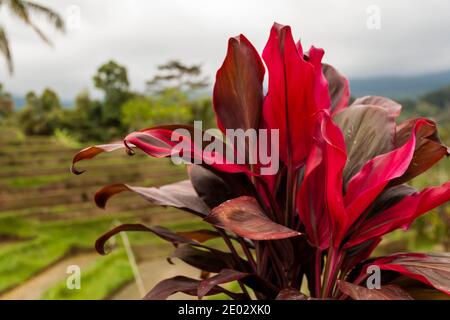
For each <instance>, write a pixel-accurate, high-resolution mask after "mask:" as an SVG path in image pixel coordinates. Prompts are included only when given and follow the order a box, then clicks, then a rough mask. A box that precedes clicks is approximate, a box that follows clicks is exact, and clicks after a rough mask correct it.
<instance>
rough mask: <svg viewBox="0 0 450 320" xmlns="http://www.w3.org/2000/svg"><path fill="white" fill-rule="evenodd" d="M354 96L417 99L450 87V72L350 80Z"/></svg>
mask: <svg viewBox="0 0 450 320" xmlns="http://www.w3.org/2000/svg"><path fill="white" fill-rule="evenodd" d="M349 81H350V91H351V94H352V96H354V97H360V96H365V95H381V96H386V97H390V98H395V99H405V98H409V99H416V98H417V97H419V96H421V95H423V94H425V93H427V92H430V91H434V90H437V89H440V88H443V87H446V86H449V85H450V70H449V71H445V72H439V73H432V74H424V75H417V76H408V77H403V76H402V77H399V76H383V77H374V78H350V80H349Z"/></svg>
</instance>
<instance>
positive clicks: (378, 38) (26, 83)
mask: <svg viewBox="0 0 450 320" xmlns="http://www.w3.org/2000/svg"><path fill="white" fill-rule="evenodd" d="M36 2H38V3H41V4H45V5H48V6H50V7H52V8H54V9H56V10H57V11H58V12H60V13H61V14H63V15H64V16H65V17H66V18H68V15H69V11H70V9H69V8H70V6H71V5H76V6H78V7H79V8H80V14H81V15H80V25H79V28H75V29H74V28H70V21H68V22H69V30H68V32H67V33H66V34H65V35H60V34H56V33H54V32H52V31H51V30H50V29H48V28H45V27H44V30H47V31H49V33H48V34H49V35H50V36H51V38H52V40H53V42H54V46H53V47H48V46H46V45H45V44H44V43H43V42H41V41H40V39H39V38H38V37H37V36H36V35H35V34H34V32H33V31H32V30H31V29H30V28H28V27H26V26H25V25H23V24H22V23H21V22H20V21H18V20H17V19H12V18H11V16H10V15H9V14H8V11H7V10H5V9H4V8H3V9H1V10H0V23H1V24H2V25H4V26H5V27H6V28H7V31H8V33H9V37H10V42H11V47H12V51H13V55H14V62H15V63H14V65H15V73H14V75H13V76H9V75H8V74H7V73H6V70H5V69H6V68H5V63H4V61H2V60H0V82H3V83H4V84H5V85H6V88H7V90H9V91H11V92H13V93H14V94H23V93H25V92H26V91H28V90H30V89H33V90H38V91H40V90H42V89H43V88H45V87H47V86H49V87H51V88H53V89H55V90H56V91H57V92H58V94H59V95H60V96H61V97H62V98H63V99H73V98H74V96H75V95H76V94H77V93H78V92H80V91H81V90H83V89H85V88H90V89H91V88H92V80H91V78H92V75H93V74H94V73H95V70H96V69H97V67H98V66H99V65H101V64H102V63H104V62H106V61H107V60H108V59H110V58H113V59H115V60H116V61H117V62H119V63H121V64H124V65H125V66H126V67H127V68H128V71H129V77H130V81H131V85H132V88H133V89H135V90H142V89H143V88H144V83H145V80H147V79H149V78H151V76H152V75H153V73H154V72H155V66H156V65H157V64H161V63H163V62H165V61H167V60H168V59H174V58H175V59H180V60H182V61H184V62H186V63H202V64H203V65H204V70H205V72H206V73H207V74H208V75H210V76H211V78H212V77H213V76H214V74H215V71H216V69H217V68H218V67H219V66H220V65H221V63H222V60H223V58H224V55H225V52H226V45H227V39H228V37H230V36H234V35H237V34H239V33H243V34H245V35H246V36H247V37H248V38H249V39H250V41H252V43H253V44H254V45H255V47H256V48H257V49H258V50H259V51H261V50H262V48H263V47H264V45H265V43H266V41H267V37H268V34H269V30H270V27H271V25H272V23H273V22H274V21H277V22H279V23H282V24H289V25H291V26H292V28H293V32H294V36H295V37H300V36H301V38H302V42H303V46H304V47H305V48H307V47H309V46H310V45H311V44H314V45H315V46H319V47H322V48H324V49H325V52H326V55H325V61H327V62H329V63H332V64H333V65H335V66H336V67H338V68H339V69H340V70H341V71H342V72H343V73H344V74H346V75H347V76H349V77H370V76H377V75H408V74H419V73H427V72H434V71H443V70H450V1H444V0H427V1H419V0H415V1H411V0H410V1H407V0H396V1H392V0H378V1H376V0H375V1H367V0H339V1H337V0H319V1H318V0H315V1H313V0H301V1H300V0H297V1H294V0H292V1H289V0H285V1H283V0H273V1H264V0H220V1H217V0H190V1H187V0H184V1H182V0H36ZM370 5H377V6H378V7H379V8H380V9H381V19H380V22H381V29H380V30H370V29H369V28H367V25H366V23H367V19H368V17H369V14H368V13H367V12H366V10H367V8H368V7H369V6H370ZM35 21H37V22H38V24H39V25H42V26H45V25H46V24H45V21H43V20H42V19H41V18H40V17H36V19H35Z"/></svg>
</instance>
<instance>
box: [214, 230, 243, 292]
mask: <svg viewBox="0 0 450 320" xmlns="http://www.w3.org/2000/svg"><path fill="white" fill-rule="evenodd" d="M215 229H216V230H217V232H218V233H219V234H220V235H221V237H222V238H223V240H224V241H225V244H226V245H227V247H228V249H229V250H230V252H231V254H232V256H233V258H234V260H235V262H236V263H237V265H239V266H240V267H241V268H242V270H243V271H244V270H245V269H246V268H245V266H244V264H243V263H242V261H241V258H240V256H239V254H238V252H237V251H236V248H235V247H234V246H233V243H232V242H231V240H230V237H229V236H228V235H227V233H226V232H225V231H223V230H222V229H220V228H215ZM238 284H239V287H240V288H241V290H242V292H243V293H244V294H245V295H247V297H248V299H249V300H251V297H250V294H249V293H248V291H247V289H246V288H245V286H244V284H243V283H242V281H239V280H238Z"/></svg>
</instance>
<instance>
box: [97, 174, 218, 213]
mask: <svg viewBox="0 0 450 320" xmlns="http://www.w3.org/2000/svg"><path fill="white" fill-rule="evenodd" d="M124 191H131V192H134V193H136V194H138V195H140V196H141V197H143V198H144V199H145V200H147V201H149V202H150V203H152V204H155V205H160V206H169V207H175V208H179V209H183V210H186V211H189V212H191V213H194V214H197V215H199V216H205V215H207V214H208V213H209V211H210V210H209V208H208V207H207V206H206V204H205V203H204V202H203V201H202V200H201V199H200V198H199V196H198V195H197V193H196V192H195V190H194V188H193V187H192V184H191V182H190V181H189V180H184V181H180V182H176V183H172V184H168V185H165V186H162V187H159V188H144V187H133V186H130V185H127V184H122V183H119V184H112V185H109V186H106V187H103V188H102V189H101V190H99V191H98V192H97V193H96V194H95V203H96V204H97V206H99V207H100V208H105V205H106V202H107V201H108V199H110V198H111V197H112V196H113V195H116V194H118V193H121V192H124Z"/></svg>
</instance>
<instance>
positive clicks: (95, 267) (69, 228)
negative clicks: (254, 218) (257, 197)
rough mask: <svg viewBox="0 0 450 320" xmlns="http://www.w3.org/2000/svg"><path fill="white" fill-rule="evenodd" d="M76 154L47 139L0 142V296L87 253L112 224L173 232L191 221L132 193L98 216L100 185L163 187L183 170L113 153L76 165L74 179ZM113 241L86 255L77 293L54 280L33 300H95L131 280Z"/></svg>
mask: <svg viewBox="0 0 450 320" xmlns="http://www.w3.org/2000/svg"><path fill="white" fill-rule="evenodd" d="M76 151H77V150H75V149H73V148H70V147H67V146H64V145H63V144H61V143H59V142H58V141H56V140H54V139H53V138H42V137H31V138H30V137H27V138H25V139H23V140H22V141H18V142H14V143H13V144H11V143H8V142H6V141H3V142H0V293H2V292H3V293H7V292H9V291H10V290H12V289H13V288H16V287H18V286H19V285H23V284H26V283H27V282H28V281H30V280H32V279H33V278H34V277H35V276H36V275H38V274H42V273H45V271H46V270H47V269H48V268H51V266H52V265H54V264H55V263H58V261H61V260H62V259H66V258H68V257H71V256H73V255H76V254H77V253H80V252H87V253H89V252H93V251H94V250H93V245H94V242H95V240H96V239H97V238H98V236H100V235H101V234H102V233H104V232H106V231H108V230H109V229H111V228H112V227H113V225H114V224H116V223H118V222H119V221H120V222H121V223H125V222H143V223H146V224H162V225H171V226H172V227H174V228H175V229H181V230H182V229H184V228H186V227H189V226H190V225H191V224H192V223H198V222H191V221H192V220H191V219H192V218H191V216H190V215H187V214H184V213H182V212H180V211H177V210H175V209H169V208H167V209H164V208H159V207H150V206H148V203H146V202H145V200H143V199H141V198H140V197H139V196H137V195H134V194H132V193H124V194H122V195H119V196H117V197H116V198H113V199H111V201H110V203H109V204H108V208H107V210H106V211H105V210H101V209H98V208H96V207H95V204H94V202H93V195H94V193H95V191H97V190H98V189H100V188H101V187H102V186H104V185H106V184H110V183H117V182H125V183H129V184H131V185H138V186H155V185H156V186H157V185H163V184H166V183H170V182H174V181H177V180H180V179H184V178H186V174H185V169H184V168H181V167H176V166H174V165H172V164H171V163H169V162H168V161H164V160H160V161H158V160H155V159H152V158H149V157H147V156H145V155H142V154H140V155H139V154H138V155H136V156H134V157H129V156H127V155H126V154H125V153H124V152H121V151H117V152H115V153H111V154H104V155H101V156H99V158H98V159H94V160H90V161H85V162H84V163H80V168H82V169H85V170H87V172H86V173H85V174H83V175H81V176H74V175H71V174H70V173H69V167H70V164H71V159H72V156H73V155H74V153H75V152H76ZM129 238H130V241H131V243H132V245H133V247H138V248H140V247H146V246H148V247H149V250H150V251H152V250H154V252H155V254H156V253H157V252H160V251H161V250H160V249H161V248H163V249H164V248H165V249H164V250H167V249H169V247H166V246H165V244H163V242H162V241H160V240H159V239H157V238H156V237H154V236H152V235H150V234H145V233H130V234H129ZM117 239H120V238H117ZM116 242H117V248H115V249H114V250H113V252H112V253H111V254H109V255H107V256H105V257H102V256H99V255H98V256H96V255H93V256H94V257H95V258H94V260H93V261H91V262H90V263H89V265H88V266H87V267H86V268H85V269H83V272H82V283H83V288H84V289H85V290H75V291H69V290H67V289H66V286H65V281H63V280H61V282H60V283H56V284H54V285H52V286H50V287H48V288H43V289H44V294H43V295H42V297H41V298H45V299H50V298H51V299H68V298H70V299H103V298H107V297H108V296H110V295H111V293H113V292H115V291H117V290H118V289H119V288H120V287H122V286H123V285H124V284H126V283H128V282H130V281H132V280H133V274H132V272H131V267H130V265H129V263H128V259H127V256H126V254H125V251H124V249H123V248H122V246H121V242H120V241H116ZM151 248H159V249H158V250H155V249H151ZM160 255H161V254H160V253H159V255H158V257H159V256H160ZM138 258H139V257H138ZM139 259H140V258H139Z"/></svg>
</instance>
